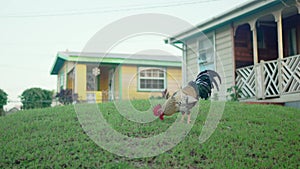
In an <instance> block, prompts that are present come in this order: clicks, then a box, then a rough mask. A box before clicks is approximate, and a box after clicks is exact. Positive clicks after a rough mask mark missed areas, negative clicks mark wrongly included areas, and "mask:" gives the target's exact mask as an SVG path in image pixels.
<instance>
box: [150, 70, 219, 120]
mask: <svg viewBox="0 0 300 169" xmlns="http://www.w3.org/2000/svg"><path fill="white" fill-rule="evenodd" d="M215 77H217V78H218V79H219V81H220V84H221V78H220V76H219V74H218V73H217V72H215V71H212V70H205V71H202V72H200V73H199V74H198V76H197V78H196V80H195V81H190V82H189V83H188V85H187V86H185V87H184V88H182V89H180V90H178V91H176V92H175V93H174V94H173V95H172V96H171V97H169V98H168V99H167V101H166V102H165V103H164V104H163V105H162V106H161V105H160V104H159V105H157V106H155V107H154V109H153V113H154V115H155V116H159V118H160V119H161V120H163V119H164V115H166V116H171V115H173V114H174V113H177V112H181V113H182V118H181V121H183V120H184V117H185V115H186V114H187V115H188V121H187V123H190V121H191V116H190V110H191V109H192V108H193V107H194V106H195V105H196V103H197V102H198V100H199V98H202V99H205V100H206V99H208V97H209V96H210V95H211V90H212V89H213V88H214V87H216V88H217V90H219V86H218V83H217V81H216V80H215Z"/></svg>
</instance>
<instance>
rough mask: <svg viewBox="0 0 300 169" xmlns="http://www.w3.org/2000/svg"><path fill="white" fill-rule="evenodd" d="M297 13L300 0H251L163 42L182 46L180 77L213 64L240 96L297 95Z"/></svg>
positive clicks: (299, 47)
mask: <svg viewBox="0 0 300 169" xmlns="http://www.w3.org/2000/svg"><path fill="white" fill-rule="evenodd" d="M299 13H300V1H299V0H268V1H258V0H251V1H249V2H247V3H245V4H243V5H241V6H239V7H237V8H235V9H233V10H230V11H228V12H225V13H223V14H221V15H219V16H216V17H213V18H212V19H210V20H207V21H205V22H203V23H201V24H199V25H197V26H196V27H195V28H191V29H189V30H187V31H184V32H182V33H180V34H177V35H175V36H174V37H170V38H168V39H167V40H166V43H169V44H172V45H176V46H177V47H180V46H182V50H183V67H182V69H183V77H186V78H184V79H183V81H184V82H185V83H186V82H188V81H189V80H191V79H193V77H192V76H191V74H190V73H189V72H190V71H189V70H192V71H194V72H197V71H200V70H204V69H214V70H216V71H217V72H219V73H220V74H221V75H222V80H223V84H224V85H223V90H224V89H225V90H226V89H227V88H229V87H231V86H233V85H237V86H239V87H240V88H241V89H242V95H243V96H242V97H243V98H244V99H248V100H251V99H252V100H265V99H269V101H276V102H289V101H296V100H298V101H299V100H300V55H299V54H300V15H299ZM204 35H205V36H204ZM178 44H179V45H178ZM185 65H187V66H185Z"/></svg>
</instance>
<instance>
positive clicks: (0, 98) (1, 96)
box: [0, 89, 7, 116]
mask: <svg viewBox="0 0 300 169" xmlns="http://www.w3.org/2000/svg"><path fill="white" fill-rule="evenodd" d="M6 104H7V94H6V93H5V92H4V91H3V90H2V89H0V116H2V115H4V110H3V106H4V105H6Z"/></svg>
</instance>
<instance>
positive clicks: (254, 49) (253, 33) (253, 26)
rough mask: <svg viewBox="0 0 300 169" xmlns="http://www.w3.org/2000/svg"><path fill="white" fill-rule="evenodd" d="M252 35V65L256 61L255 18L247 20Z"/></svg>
mask: <svg viewBox="0 0 300 169" xmlns="http://www.w3.org/2000/svg"><path fill="white" fill-rule="evenodd" d="M249 25H250V28H251V31H252V37H253V61H254V65H255V64H257V63H258V45H257V29H256V20H253V21H251V22H249Z"/></svg>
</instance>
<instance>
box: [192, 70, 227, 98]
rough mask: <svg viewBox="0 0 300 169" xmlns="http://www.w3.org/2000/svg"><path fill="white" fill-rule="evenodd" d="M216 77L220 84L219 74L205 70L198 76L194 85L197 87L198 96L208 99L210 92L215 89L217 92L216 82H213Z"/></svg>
mask: <svg viewBox="0 0 300 169" xmlns="http://www.w3.org/2000/svg"><path fill="white" fill-rule="evenodd" d="M215 77H217V78H218V79H219V81H220V84H221V77H220V76H219V74H218V73H217V72H215V71H213V70H205V71H202V72H200V73H199V74H198V76H197V78H196V80H195V83H196V84H197V86H198V93H199V96H200V97H201V98H203V99H208V97H209V96H210V95H211V90H212V89H213V88H214V87H216V88H217V90H219V86H218V83H217V81H216V80H215Z"/></svg>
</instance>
